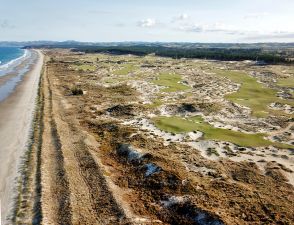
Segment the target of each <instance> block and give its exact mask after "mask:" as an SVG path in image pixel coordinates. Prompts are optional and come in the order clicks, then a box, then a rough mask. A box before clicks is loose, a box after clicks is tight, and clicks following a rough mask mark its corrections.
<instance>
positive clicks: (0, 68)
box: [0, 49, 29, 71]
mask: <svg viewBox="0 0 294 225" xmlns="http://www.w3.org/2000/svg"><path fill="white" fill-rule="evenodd" d="M23 50H24V51H23V54H22V55H21V56H19V57H17V58H15V59H12V60H10V61H8V62H6V63H4V64H0V71H1V70H5V69H7V68H8V67H9V66H11V65H13V64H14V63H18V61H20V60H22V59H25V58H26V57H27V56H28V52H29V51H28V50H27V49H23ZM20 62H21V61H20Z"/></svg>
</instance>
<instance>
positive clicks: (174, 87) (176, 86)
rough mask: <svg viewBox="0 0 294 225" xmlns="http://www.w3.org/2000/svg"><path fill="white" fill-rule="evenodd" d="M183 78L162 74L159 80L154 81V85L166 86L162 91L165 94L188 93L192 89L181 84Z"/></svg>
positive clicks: (176, 75) (171, 74)
mask: <svg viewBox="0 0 294 225" xmlns="http://www.w3.org/2000/svg"><path fill="white" fill-rule="evenodd" d="M181 81H182V77H181V76H180V75H179V74H175V73H161V74H159V75H158V77H157V79H156V80H154V81H153V83H154V84H156V85H160V86H164V87H166V88H164V89H163V90H162V91H164V92H176V91H187V90H189V89H190V87H189V86H187V85H184V84H182V83H180V82H181Z"/></svg>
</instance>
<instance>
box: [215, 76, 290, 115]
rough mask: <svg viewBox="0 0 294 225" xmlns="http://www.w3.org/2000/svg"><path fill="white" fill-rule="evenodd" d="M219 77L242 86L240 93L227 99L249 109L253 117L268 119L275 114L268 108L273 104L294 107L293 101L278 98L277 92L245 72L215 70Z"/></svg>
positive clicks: (228, 96) (227, 96)
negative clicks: (270, 114) (267, 117)
mask: <svg viewBox="0 0 294 225" xmlns="http://www.w3.org/2000/svg"><path fill="white" fill-rule="evenodd" d="M214 72H215V73H216V74H217V75H219V76H223V77H227V78H229V79H230V80H232V81H233V82H235V83H239V84H241V87H240V89H239V91H237V92H235V93H232V94H228V95H226V96H225V97H226V98H227V99H228V100H230V101H232V102H235V103H238V104H240V105H244V106H247V107H249V108H250V109H251V110H252V115H254V116H256V117H266V116H267V115H269V113H274V112H273V110H271V109H270V108H268V106H269V105H270V104H271V103H273V102H280V103H284V104H290V105H293V104H294V103H293V101H292V102H291V101H290V100H284V99H280V98H278V97H277V91H276V90H274V89H271V88H267V87H264V86H263V85H262V84H261V83H258V82H257V80H256V78H254V77H251V76H249V75H248V74H246V73H244V72H239V71H238V72H237V71H228V70H226V71H223V70H215V71H214Z"/></svg>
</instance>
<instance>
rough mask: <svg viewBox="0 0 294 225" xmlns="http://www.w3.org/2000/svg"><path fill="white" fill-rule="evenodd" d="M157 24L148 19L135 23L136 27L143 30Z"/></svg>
mask: <svg viewBox="0 0 294 225" xmlns="http://www.w3.org/2000/svg"><path fill="white" fill-rule="evenodd" d="M157 24H158V22H157V21H156V20H155V19H152V18H148V19H144V20H140V21H139V22H138V23H137V26H139V27H143V28H150V27H155V26H156V25H157Z"/></svg>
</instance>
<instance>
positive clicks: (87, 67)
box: [74, 64, 96, 71]
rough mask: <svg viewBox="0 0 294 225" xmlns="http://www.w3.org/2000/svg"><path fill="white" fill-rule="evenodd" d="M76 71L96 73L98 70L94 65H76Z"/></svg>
mask: <svg viewBox="0 0 294 225" xmlns="http://www.w3.org/2000/svg"><path fill="white" fill-rule="evenodd" d="M74 69H75V70H83V71H95V70H96V66H94V65H87V64H83V65H75V66H74Z"/></svg>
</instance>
